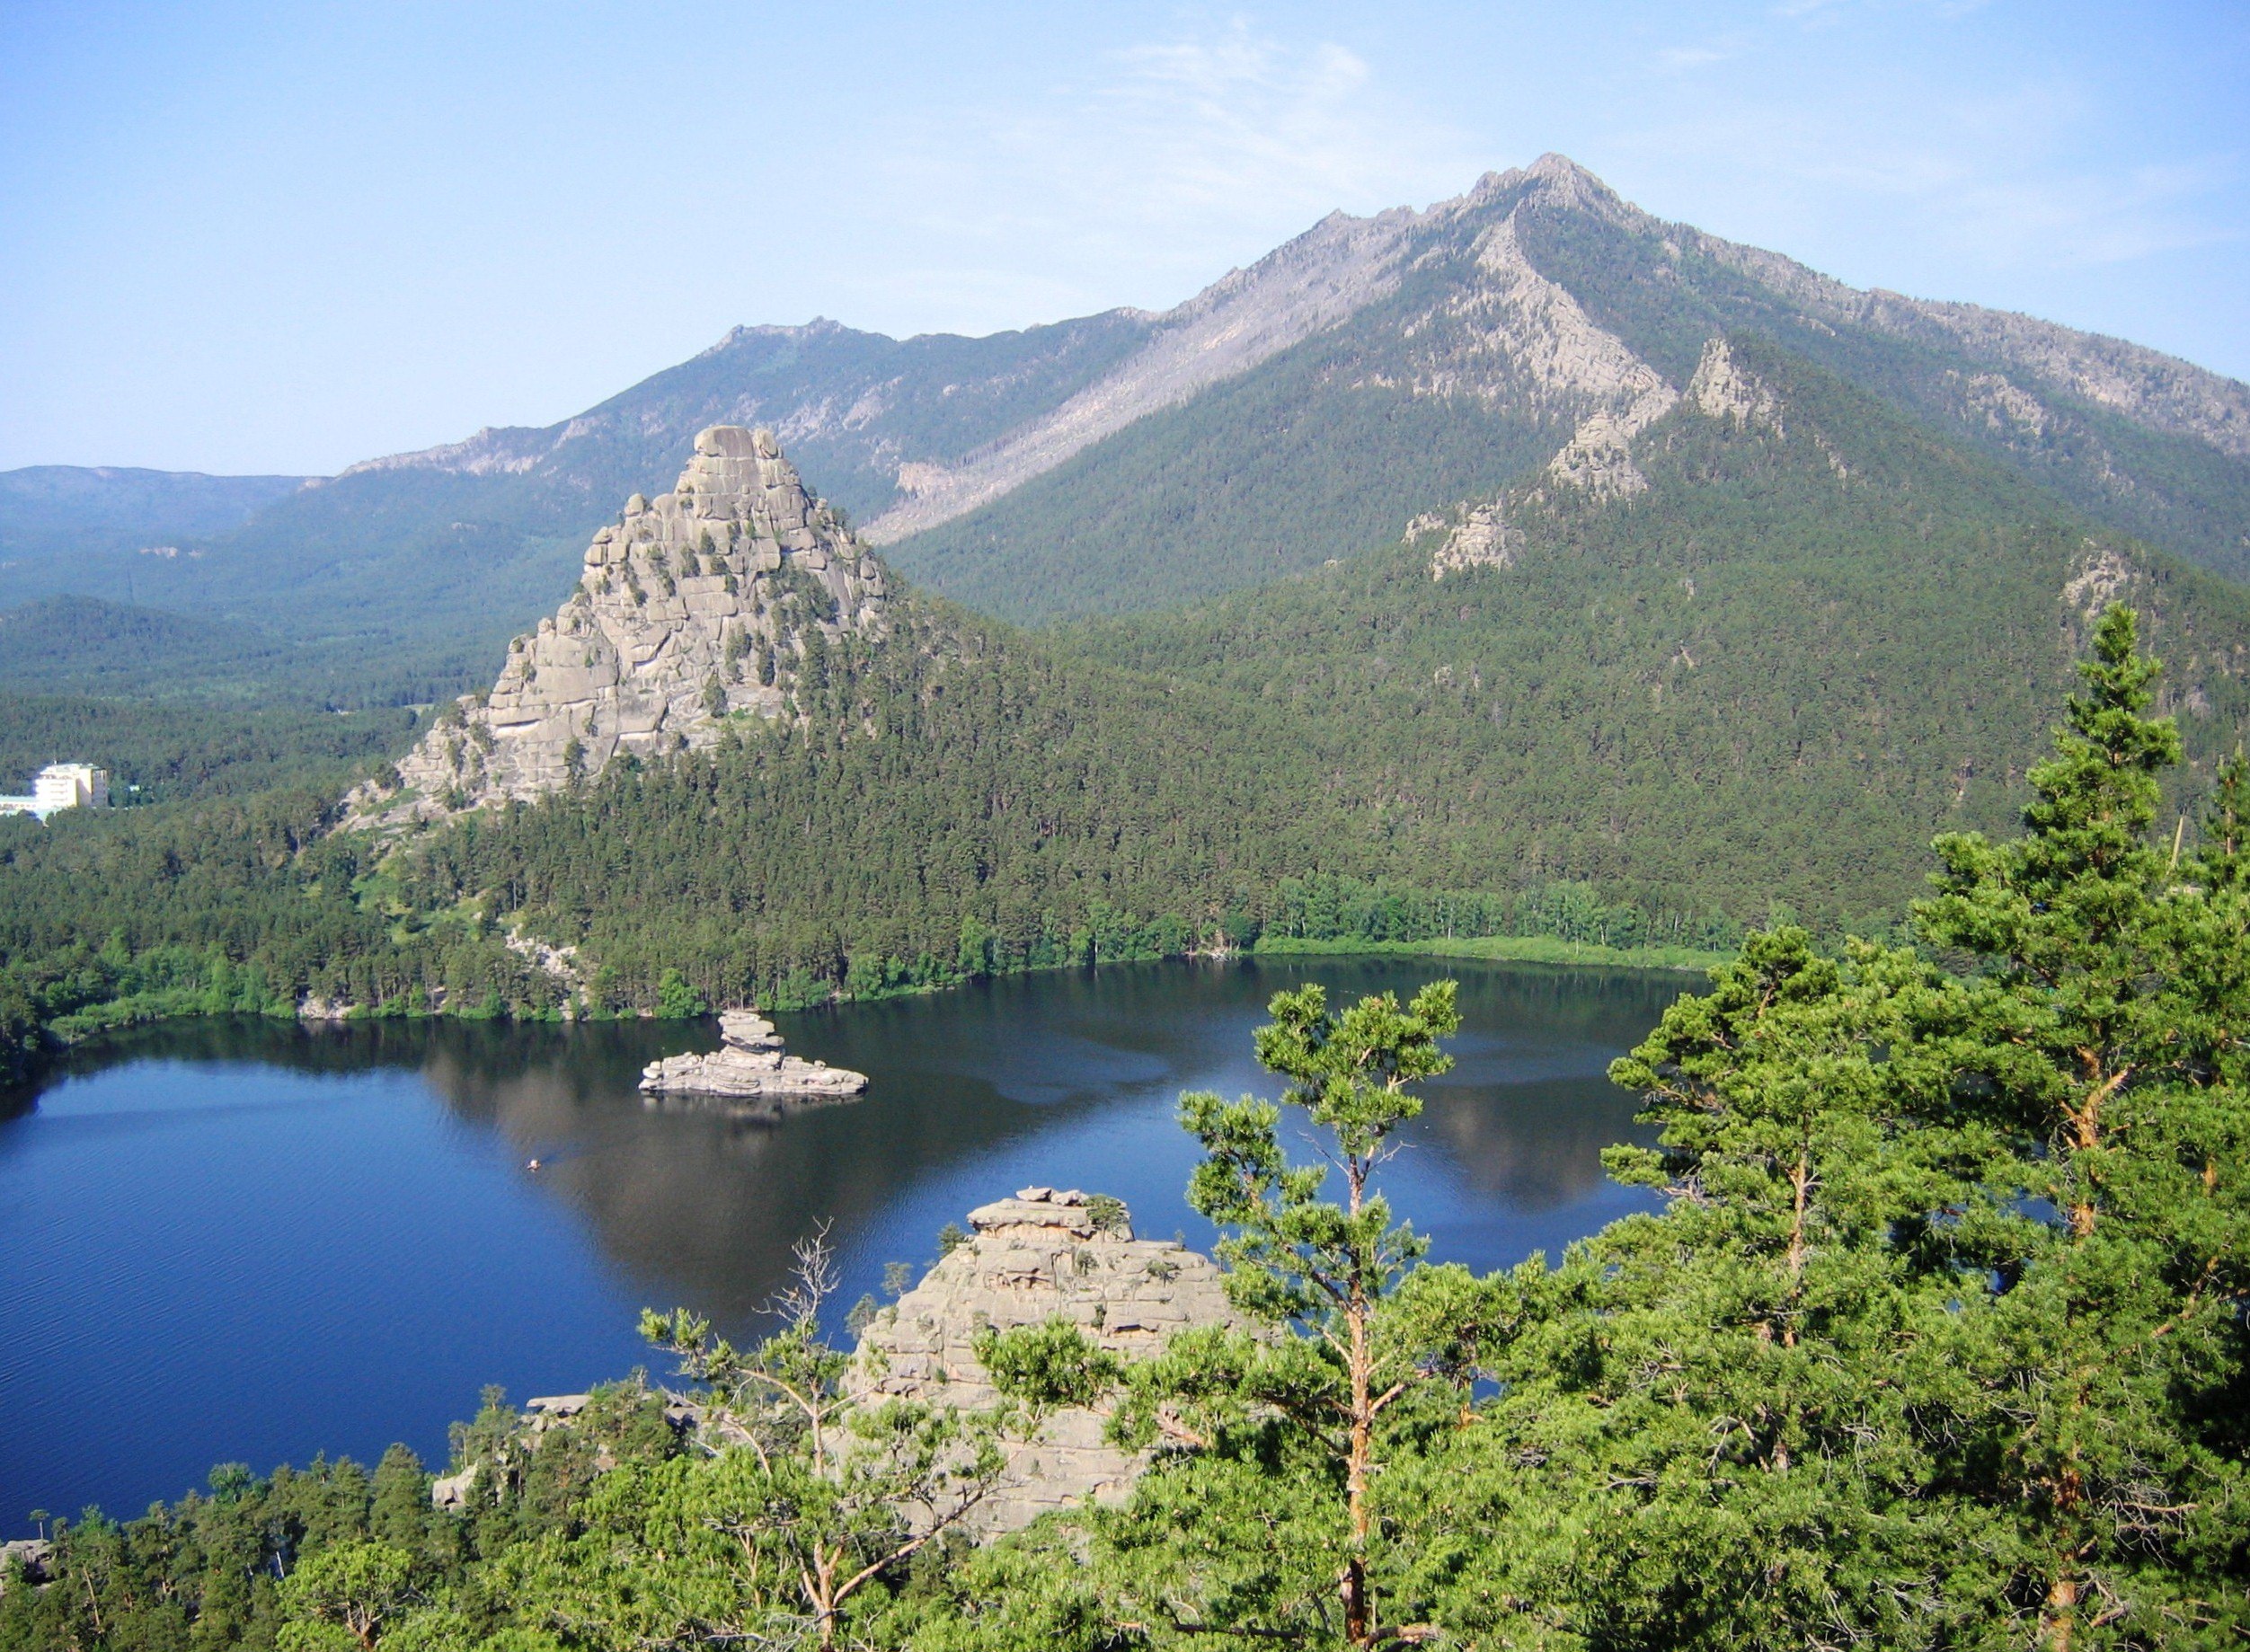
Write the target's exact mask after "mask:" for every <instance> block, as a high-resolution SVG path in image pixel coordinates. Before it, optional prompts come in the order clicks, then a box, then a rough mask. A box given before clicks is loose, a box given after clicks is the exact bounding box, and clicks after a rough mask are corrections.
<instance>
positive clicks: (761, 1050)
mask: <svg viewBox="0 0 2250 1652" xmlns="http://www.w3.org/2000/svg"><path fill="white" fill-rule="evenodd" d="M719 1037H720V1038H722V1040H723V1042H722V1044H721V1046H720V1047H719V1048H718V1049H716V1050H714V1051H713V1052H712V1053H710V1054H709V1055H704V1056H665V1057H664V1058H663V1059H661V1060H660V1061H651V1063H649V1065H647V1066H646V1067H644V1068H643V1069H642V1073H641V1088H642V1090H644V1091H648V1092H649V1093H650V1094H651V1095H697V1096H721V1097H725V1098H728V1099H731V1100H747V1101H764V1100H842V1099H844V1098H845V1097H846V1096H855V1095H857V1094H859V1093H860V1091H864V1090H865V1089H866V1088H867V1075H866V1074H865V1073H854V1072H852V1071H850V1070H849V1069H848V1068H845V1067H831V1066H829V1065H828V1063H826V1062H824V1061H802V1060H800V1059H799V1058H798V1057H796V1056H792V1055H789V1054H788V1053H787V1052H786V1051H784V1049H783V1047H782V1041H781V1035H780V1034H779V1033H777V1032H775V1030H774V1023H773V1022H771V1021H769V1020H766V1018H765V1017H764V1016H762V1015H760V1014H759V1013H758V1012H757V1011H756V1010H728V1011H725V1012H722V1014H721V1015H720V1017H719Z"/></svg>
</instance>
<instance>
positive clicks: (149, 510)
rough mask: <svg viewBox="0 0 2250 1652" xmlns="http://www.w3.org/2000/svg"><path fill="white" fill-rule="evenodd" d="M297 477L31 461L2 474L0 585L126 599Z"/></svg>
mask: <svg viewBox="0 0 2250 1652" xmlns="http://www.w3.org/2000/svg"><path fill="white" fill-rule="evenodd" d="M307 480H308V479H307V478H306V477H303V476H205V475H202V474H200V473H196V472H193V471H145V470H131V469H120V468H112V467H110V466H96V467H84V466H79V465H73V464H37V465H32V466H30V467H29V468H27V469H24V470H17V471H0V591H4V592H5V593H7V594H8V596H10V597H12V598H13V599H15V600H19V601H20V600H22V599H23V598H27V597H34V596H49V595H58V594H62V593H66V592H68V593H75V594H77V595H83V596H100V597H104V598H108V599H111V600H118V601H128V602H129V601H131V600H132V598H133V595H134V589H133V587H134V585H135V579H134V576H135V574H136V573H137V572H138V573H142V574H144V575H146V574H153V573H155V571H156V570H157V568H158V566H159V565H160V564H164V563H167V562H171V561H176V560H177V559H178V558H180V557H181V556H182V555H183V554H185V555H190V556H191V555H192V552H183V550H182V546H183V545H190V544H193V543H198V542H200V541H202V540H206V539H208V538H211V537H212V536H214V535H218V534H227V533H231V532H232V531H234V530H235V529H236V528H239V527H241V526H243V525H244V523H246V522H248V521H249V520H250V519H251V518H252V517H254V516H256V515H257V514H258V512H259V511H260V510H261V509H263V508H266V507H267V506H269V505H272V504H274V503H275V502H277V501H278V500H280V499H286V498H288V496H289V495H290V494H291V493H294V492H295V491H297V490H298V489H299V488H301V487H303V486H304V485H305V484H306V481H307Z"/></svg>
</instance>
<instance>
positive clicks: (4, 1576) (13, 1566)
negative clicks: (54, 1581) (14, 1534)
mask: <svg viewBox="0 0 2250 1652" xmlns="http://www.w3.org/2000/svg"><path fill="white" fill-rule="evenodd" d="M54 1558H55V1546H54V1544H52V1543H50V1542H47V1541H46V1540H45V1539H44V1538H38V1537H19V1538H17V1539H15V1540H14V1541H13V1542H6V1543H0V1595H4V1594H6V1593H7V1588H8V1577H9V1575H10V1574H11V1573H13V1572H15V1571H17V1570H19V1569H20V1570H21V1571H22V1575H23V1581H24V1582H26V1583H30V1584H40V1583H45V1582H47V1581H48V1575H47V1574H48V1566H49V1562H50V1561H52V1560H53V1559H54Z"/></svg>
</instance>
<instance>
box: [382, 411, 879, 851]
mask: <svg viewBox="0 0 2250 1652" xmlns="http://www.w3.org/2000/svg"><path fill="white" fill-rule="evenodd" d="M885 595H886V581H885V578H884V573H883V569H882V566H881V563H880V562H878V561H876V560H875V559H874V557H873V556H872V555H870V554H869V553H868V552H866V551H864V549H863V548H862V547H861V546H860V545H859V543H858V542H857V541H856V540H855V539H854V538H853V536H852V534H851V533H850V531H849V530H848V529H847V528H846V526H845V525H844V523H843V522H842V521H841V520H840V519H839V518H838V517H837V515H836V514H835V513H834V512H833V511H831V510H830V509H829V508H828V505H827V504H826V503H825V502H824V501H823V500H820V499H814V498H811V496H810V495H808V494H807V492H806V491H805V488H804V484H803V482H802V481H801V480H800V479H799V477H798V475H797V473H796V470H795V469H794V468H793V466H792V465H791V464H790V463H789V461H788V460H787V459H785V458H784V457H783V456H782V453H781V449H780V448H779V447H778V446H776V445H775V441H774V437H773V436H772V434H771V433H770V432H768V431H765V430H757V431H751V430H745V429H742V428H740V427H737V426H730V425H714V426H713V427H712V428H709V429H706V430H704V431H703V432H702V433H701V434H700V435H698V436H697V437H695V455H694V456H693V457H692V458H690V459H689V461H688V463H687V469H685V470H684V471H682V472H681V473H680V477H679V481H678V485H677V486H676V487H675V488H674V489H673V490H672V491H671V492H669V493H667V494H664V495H662V496H660V498H658V499H643V498H642V496H641V495H640V494H637V493H636V494H634V495H633V497H632V498H631V499H628V500H627V501H626V502H625V513H624V515H623V516H622V517H619V519H618V520H617V521H616V522H615V523H612V524H611V525H610V526H607V527H605V528H603V529H601V530H600V531H599V532H598V533H597V534H595V535H594V538H593V543H591V544H590V545H589V546H588V547H587V550H586V558H585V573H584V577H583V578H581V579H580V581H579V583H578V587H577V588H576V589H575V590H573V591H572V592H571V596H570V599H569V600H568V601H566V602H565V603H564V604H563V606H562V608H561V609H560V610H559V611H557V613H556V614H554V617H553V618H550V619H545V620H542V621H540V622H539V626H538V629H537V630H536V632H532V633H531V634H529V635H527V636H522V637H518V638H517V639H516V640H515V641H514V642H512V643H511V644H509V651H508V663H507V665H506V666H505V667H502V668H501V671H500V679H499V681H498V682H496V683H495V684H494V685H492V692H491V693H489V694H485V695H469V696H464V697H463V698H462V699H460V700H459V701H457V702H455V703H454V704H453V705H451V706H449V707H447V709H446V711H444V712H443V713H442V714H441V715H440V717H439V718H438V724H437V726H436V727H434V728H433V729H431V730H430V733H429V734H428V735H426V736H425V737H424V738H422V740H421V743H420V744H419V745H417V746H415V747H414V749H413V751H412V753H410V754H409V755H407V756H406V757H405V758H404V759H403V760H402V761H401V762H400V763H399V764H398V774H399V781H398V783H397V784H396V785H395V786H389V787H384V786H378V785H376V784H375V783H373V782H370V783H369V784H368V785H366V786H363V787H361V788H360V789H359V791H356V792H354V793H353V795H352V798H351V799H350V801H351V804H352V806H353V808H354V809H355V811H356V812H357V813H358V814H359V816H360V817H362V818H367V817H377V818H381V819H384V820H385V821H393V822H397V821H405V820H409V819H412V818H417V817H420V818H433V817H442V816H445V815H449V814H453V813H456V812H458V811H459V810H461V809H464V808H476V807H479V806H481V805H483V804H486V803H492V802H499V801H503V800H505V799H509V798H521V799H530V798H536V797H537V796H539V795H540V794H541V793H543V792H546V791H553V790H554V789H555V788H557V787H560V786H564V785H567V784H570V783H571V782H573V781H575V780H578V779H580V778H581V777H588V776H591V775H595V774H598V773H600V772H601V770H602V768H603V766H604V765H605V764H607V763H608V762H609V761H610V760H611V759H612V758H614V757H616V756H618V755H623V754H627V753H630V754H632V755H636V756H641V757H653V756H659V755H667V754H669V753H671V752H675V751H681V750H692V749H695V748H696V747H699V746H707V745H709V744H711V743H712V742H713V741H714V740H715V739H717V738H718V737H719V734H720V732H721V730H722V729H723V728H724V727H725V726H726V722H727V720H728V719H729V718H730V717H742V716H757V717H765V718H775V717H780V716H784V715H786V714H788V713H789V711H790V709H791V689H792V686H793V683H794V681H795V678H796V675H797V671H798V669H799V667H800V666H801V664H802V661H803V660H804V658H805V657H806V655H807V652H808V650H810V649H816V648H826V647H829V646H834V645H836V644H837V643H839V642H841V641H842V640H845V639H846V638H853V637H856V638H867V639H873V638H879V637H880V636H881V635H882V634H883V632H884V629H885V622H884V599H885Z"/></svg>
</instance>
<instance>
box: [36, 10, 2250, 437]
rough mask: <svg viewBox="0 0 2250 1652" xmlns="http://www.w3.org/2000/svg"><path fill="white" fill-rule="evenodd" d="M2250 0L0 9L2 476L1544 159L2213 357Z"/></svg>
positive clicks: (362, 428) (647, 359)
mask: <svg viewBox="0 0 2250 1652" xmlns="http://www.w3.org/2000/svg"><path fill="white" fill-rule="evenodd" d="M2246 89H2250V6H2246V5H2245V4H2241V3H2240V0H2223V3H2217V0H2214V3H2207V4H2161V3H2158V4H2142V5H2138V6H2132V7H2122V6H2116V5H2091V4H2087V5H2080V4H2055V3H2052V0H2050V3H2048V4H2020V3H2019V4H2007V3H2005V0H1995V3H1992V4H1959V3H1953V4H1929V3H1924V0H1887V3H1886V0H1781V3H1780V4H1774V3H1772V0H1768V3H1767V4H1705V5H1696V6H1658V5H1647V4H1601V3H1599V0H1579V3H1575V4H1567V5H1541V6H1534V5H1518V4H1465V5H1445V4H1413V3H1411V0H1409V3H1402V0H1386V3H1385V4H1379V5H1370V4H1365V0H1360V3H1358V4H1349V5H1326V4H1292V5H1289V6H1286V7H1280V6H1275V7H1269V8H1263V9H1261V8H1258V7H1248V8H1228V9H1206V8H1203V7H1200V6H1145V7H1144V6H1128V5H1117V4H1106V5H1093V4H1068V3H1067V0H1043V3H1041V4H1026V5H1005V4H993V5H983V6H968V5H963V4H958V3H957V4H946V5H926V6H920V5H899V6H872V5H853V4H825V5H808V4H802V3H800V4H789V5H770V6H769V5H736V4H726V3H725V0H697V3H696V4H669V3H668V0H638V3H637V4H585V3H577V0H549V3H547V4H536V5H534V4H526V5H510V4H470V3H465V0H456V3H454V4H413V3H412V0H386V3H384V4H352V3H350V0H342V3H339V4H321V5H299V6H279V5H257V4H231V3H229V0H206V3H205V4H193V5H177V6H173V5H160V4H141V5H117V4H102V3H101V0H87V3H84V4H59V3H53V4H50V3H43V0H0V468H6V467H10V466H14V465H20V464H49V463H56V464H147V465H155V466H161V467H165V468H171V469H198V470H209V471H235V472H242V471H279V472H308V473H309V472H327V471H332V470H334V469H337V468H339V467H341V465H344V464H349V463H350V462H352V461H354V460H357V459H360V458H365V457H368V456H370V455H376V454H382V453H387V452H394V451H399V450H403V449H407V448H413V447H420V446H428V445H430V444H432V443H436V442H440V441H447V440H452V439H456V438H458V437H462V436H465V435H466V434H468V433H469V432H470V431H472V430H474V428H477V427H478V426H480V425H483V424H545V423H548V422H551V421H553V420H557V419H560V418H563V417H565V416H567V415H569V414H571V413H572V412H575V411H579V410H580V409H581V408H583V407H586V406H588V405H589V404H591V403H592V402H597V401H598V400H600V399H601V398H603V397H605V396H607V395H608V394H611V393H614V392H616V391H617V390H619V389H621V388H623V387H624V386H625V385H626V384H630V383H632V382H633V381H634V380H636V379H638V378H641V377H642V376H644V375H647V374H649V373H651V372H653V371H655V370H657V369H659V368H660V367H665V366H668V365H669V364H670V363H672V362H674V361H677V360H679V359H681V358H685V357H687V356H689V355H692V354H693V353H695V351H696V350H698V349H703V348H704V347H705V346H706V345H708V344H710V343H711V342H713V340H716V339H717V338H718V337H719V336H720V334H722V332H723V331H725V330H726V329H727V328H728V327H729V326H731V325H732V324H734V323H736V322H799V321H804V320H807V319H809V318H811V317H812V316H814V315H829V316H833V317H836V318H837V319H838V320H841V321H845V322H850V323H852V324H854V325H856V326H862V327H869V328H874V329H878V330H881V331H888V332H894V333H908V332H917V331H968V332H985V331H992V330H995V329H997V328H1004V327H1012V326H1021V325H1024V324H1026V323H1030V322H1040V321H1052V320H1055V319H1058V318H1059V317H1062V316H1066V315H1073V314H1085V313H1087V312H1090V311H1094V310H1100V309H1104V308H1107V307H1109V306H1111V305H1126V304H1129V305H1142V306H1144V307H1147V308H1150V309H1161V308H1165V307H1166V306H1168V305H1172V304H1174V303H1177V302H1178V301H1179V300H1180V299H1182V298H1183V297H1185V296H1188V295H1189V294H1191V293H1192V292H1193V291H1195V290H1196V289H1197V288H1198V287H1200V286H1202V285H1203V284H1204V283H1206V282H1208V281H1209V280H1210V279H1212V278H1214V277H1216V276H1218V275H1220V274H1221V273H1223V272H1224V271H1225V270H1227V269H1229V268H1230V267H1233V266H1236V265H1238V264H1243V263H1246V262H1248V261H1251V260H1253V259H1254V258H1256V257H1258V256H1259V255H1260V254H1262V253H1263V252H1266V251H1268V250H1270V249H1271V247H1272V246H1273V245H1275V244H1276V243H1279V242H1280V241H1282V240H1284V239H1286V238H1287V237H1289V235H1291V234H1296V233H1297V232H1298V231H1299V230H1302V229H1303V228H1305V227H1306V226H1307V225H1309V224H1311V223H1312V222H1313V221H1314V220H1315V219H1316V218H1318V217H1320V216H1322V215H1324V213H1326V212H1328V211H1329V210H1330V209H1332V208H1339V207H1341V208H1345V209H1346V210H1349V211H1352V212H1369V211H1374V210H1377V209H1379V208H1383V207H1386V206H1393V205H1398V204H1413V205H1416V206H1421V205H1424V204H1427V203H1428V202H1429V201H1431V200H1433V199H1440V198H1442V197H1445V196H1448V195H1453V194H1457V193H1458V192H1459V191H1461V190H1464V189H1466V187H1467V186H1468V185H1469V184H1470V183H1471V182H1472V181H1474V180H1475V177H1476V175H1477V174H1478V173H1479V172H1483V171H1484V170H1486V169H1488V168H1497V167H1502V166H1508V165H1517V164H1522V163H1527V162H1528V161H1530V160H1531V159H1532V158H1533V157H1535V156H1536V155H1539V154H1540V153H1541V152H1542V151H1545V150H1548V149H1556V150H1561V151H1563V153H1565V154H1567V155H1572V156H1573V157H1574V158H1576V159H1577V160H1579V161H1580V162H1581V163H1584V164H1586V165H1588V166H1590V167H1591V168H1592V169H1593V170H1594V171H1596V172H1599V173H1600V174H1601V175H1602V176H1603V177H1605V178H1607V179H1608V181H1610V182H1611V183H1612V184H1614V185H1615V186H1616V187H1617V189H1619V190H1621V191H1622V192H1623V193H1624V194H1625V196H1626V197H1627V198H1628V199H1633V200H1635V201H1637V202H1638V203H1640V204H1641V205H1642V206H1643V207H1645V208H1649V209H1650V210H1651V211H1653V212H1656V213H1659V214H1661V215H1662V216H1667V217H1672V218H1679V219H1685V220H1688V221H1689V222H1691V223H1695V224H1697V225H1701V226H1703V227H1704V228H1705V229H1709V230H1712V231H1714V232H1716V233H1718V234H1724V235H1728V236H1732V237H1733V238H1736V239H1738V240H1743V241H1749V242H1752V243H1758V244H1759V245H1763V246H1768V247H1772V248H1775V249H1777V250H1779V251H1782V252H1788V253H1790V254H1792V255H1793V256H1795V257H1797V258H1801V259H1803V260H1804V261H1807V262H1809V263H1811V264H1812V265H1814V266H1816V267H1818V268H1820V269H1825V270H1827V271H1829V273H1831V274H1834V275H1837V276H1839V277H1841V278H1844V279H1846V280H1848V281H1851V282H1853V283H1855V284H1856V285H1861V286H1868V285H1879V286H1884V287H1893V288H1897V289H1900V290H1902V291H1906V292H1910V293H1915V294H1918V295H1922V296H1932V297H1944V298H1958V299H1967V300H1971V301H1973V302H1977V303H1980V304H1988V305H1998V306H2001V307H2004V308H2008V309H2020V310H2026V311H2030V312H2032V313H2033V314H2041V315H2045V316H2050V317H2052V318H2054V319H2056V320H2059V321H2062V322H2069V323H2071V324H2073V325H2076V326H2081V327H2088V328H2094V329H2096V330H2099V331H2107V332H2114V333H2119V334H2122V335H2123V336H2126V337H2129V338H2132V339H2136V340H2141V341H2142V342H2145V343H2148V344H2153V345H2156V346H2157V347H2159V348H2161V349H2168V350H2172V351H2175V352H2176V353H2178V354H2181V355H2184V356H2185V357H2187V358H2190V359H2192V360H2194V361H2198V362H2201V363H2202V364H2203V365H2205V366H2208V367H2214V368H2217V369H2219V370H2220V371H2222V372H2226V373H2228V374H2231V375H2236V376H2237V377H2250V95H2246Z"/></svg>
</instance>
